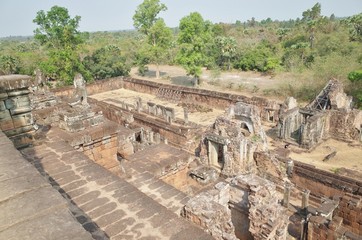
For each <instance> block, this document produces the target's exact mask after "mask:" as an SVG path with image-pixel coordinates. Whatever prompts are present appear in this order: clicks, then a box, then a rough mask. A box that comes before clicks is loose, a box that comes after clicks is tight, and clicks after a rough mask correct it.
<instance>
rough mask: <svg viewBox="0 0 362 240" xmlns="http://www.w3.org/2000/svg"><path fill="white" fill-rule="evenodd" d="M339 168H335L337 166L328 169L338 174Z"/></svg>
mask: <svg viewBox="0 0 362 240" xmlns="http://www.w3.org/2000/svg"><path fill="white" fill-rule="evenodd" d="M339 170H340V168H337V167H333V168H331V169H329V171H331V172H333V173H334V174H338V172H339Z"/></svg>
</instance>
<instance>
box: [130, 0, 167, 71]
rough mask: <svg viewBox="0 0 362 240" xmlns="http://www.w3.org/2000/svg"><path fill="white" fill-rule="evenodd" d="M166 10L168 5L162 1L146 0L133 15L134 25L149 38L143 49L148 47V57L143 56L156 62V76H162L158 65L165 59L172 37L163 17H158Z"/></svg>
mask: <svg viewBox="0 0 362 240" xmlns="http://www.w3.org/2000/svg"><path fill="white" fill-rule="evenodd" d="M165 10H167V7H166V5H165V4H163V3H160V1H159V0H144V1H143V3H141V4H140V5H139V6H138V7H137V10H136V12H135V14H134V15H133V21H134V26H135V27H136V28H137V29H138V31H139V32H141V33H143V34H144V35H146V38H147V41H146V42H145V45H146V46H144V47H143V49H142V50H144V48H148V49H149V50H148V51H147V52H148V53H149V54H148V57H143V59H148V61H149V62H151V63H155V64H156V66H157V71H156V78H159V76H160V71H159V68H158V66H159V64H160V63H161V62H162V60H163V59H164V57H165V55H166V53H167V49H168V48H169V47H170V43H171V39H172V32H171V30H170V29H169V28H168V27H167V26H166V24H165V22H164V21H163V19H162V18H158V17H157V16H158V14H159V13H160V12H161V11H165ZM142 53H144V51H140V52H139V53H138V55H140V54H142ZM141 62H142V61H141ZM141 67H142V66H141Z"/></svg>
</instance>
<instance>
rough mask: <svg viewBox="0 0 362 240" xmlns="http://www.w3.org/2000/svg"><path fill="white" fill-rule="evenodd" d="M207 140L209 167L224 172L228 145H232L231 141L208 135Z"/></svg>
mask: <svg viewBox="0 0 362 240" xmlns="http://www.w3.org/2000/svg"><path fill="white" fill-rule="evenodd" d="M205 138H206V140H207V155H208V165H209V166H212V167H215V168H217V169H219V170H220V171H222V170H223V168H224V166H225V155H226V152H227V145H228V144H229V143H230V141H229V139H227V138H224V137H222V136H219V135H216V134H208V135H206V137H205ZM220 154H221V156H220Z"/></svg>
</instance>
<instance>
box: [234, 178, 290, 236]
mask: <svg viewBox="0 0 362 240" xmlns="http://www.w3.org/2000/svg"><path fill="white" fill-rule="evenodd" d="M231 184H232V186H237V187H238V188H241V189H244V191H246V192H248V193H247V197H248V205H249V206H250V207H249V209H248V210H249V219H250V227H249V231H250V233H251V234H252V236H253V238H254V239H286V233H287V218H288V215H287V214H286V210H285V209H284V208H283V207H282V206H281V205H279V204H278V199H277V198H275V195H276V189H275V185H274V184H273V183H272V182H270V181H268V180H266V179H263V178H261V177H259V176H257V175H239V176H237V177H235V178H233V179H232V180H231ZM232 196H234V197H235V196H237V195H232ZM241 196H244V195H241ZM239 197H240V196H239ZM232 201H233V202H236V203H237V202H240V200H239V199H237V198H236V199H235V198H234V199H232ZM241 202H244V204H242V206H245V199H242V201H241Z"/></svg>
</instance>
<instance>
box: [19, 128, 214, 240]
mask: <svg viewBox="0 0 362 240" xmlns="http://www.w3.org/2000/svg"><path fill="white" fill-rule="evenodd" d="M59 131H60V130H59V129H56V128H52V129H51V130H50V131H49V132H48V134H47V141H45V142H44V144H42V145H40V146H35V147H33V148H28V149H25V150H23V153H24V155H25V156H26V157H27V159H28V161H30V162H31V163H32V164H33V165H34V166H35V167H36V168H37V169H38V171H39V172H40V173H41V174H42V175H43V176H44V177H46V178H47V179H48V181H49V182H50V183H51V184H52V186H53V187H54V188H55V189H57V190H58V191H59V192H60V193H61V194H62V195H63V197H64V198H65V199H67V200H68V203H69V209H70V211H71V212H72V214H73V215H74V217H75V218H76V219H77V220H78V222H80V223H81V224H82V226H83V227H84V228H85V229H86V230H87V231H89V232H90V233H91V234H92V237H93V238H94V239H187V238H190V239H213V238H212V237H211V236H210V235H209V234H207V233H205V232H204V231H203V230H201V229H199V228H198V227H196V226H194V225H193V224H191V223H189V222H188V221H186V220H185V219H183V218H181V217H179V216H178V215H177V214H175V212H177V211H178V209H180V206H181V205H180V204H182V203H181V202H184V201H186V199H187V198H186V196H184V195H183V194H181V193H180V192H178V191H176V190H174V189H173V188H172V187H171V186H169V185H167V184H166V183H163V182H162V181H161V180H156V179H155V178H153V177H152V175H150V174H147V173H142V174H139V175H137V176H134V177H133V178H132V179H129V180H128V181H129V182H128V181H126V180H125V179H121V178H119V177H117V176H115V175H112V174H111V173H110V172H109V171H107V170H106V169H104V168H103V167H101V166H99V165H97V164H96V163H94V162H92V161H91V160H90V159H89V158H87V157H86V156H85V155H84V154H82V153H80V152H77V151H76V150H74V149H73V148H72V147H70V146H69V145H68V144H67V143H66V142H65V141H63V139H62V138H61V136H62V135H61V133H60V132H59ZM136 186H138V188H139V189H140V190H139V189H138V188H137V187H136ZM144 192H145V193H147V194H145V193H144ZM148 195H149V196H148ZM168 208H169V209H171V210H172V211H171V210H169V209H168Z"/></svg>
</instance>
